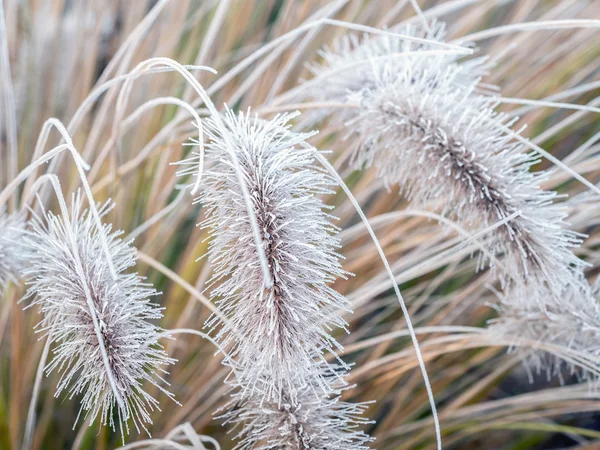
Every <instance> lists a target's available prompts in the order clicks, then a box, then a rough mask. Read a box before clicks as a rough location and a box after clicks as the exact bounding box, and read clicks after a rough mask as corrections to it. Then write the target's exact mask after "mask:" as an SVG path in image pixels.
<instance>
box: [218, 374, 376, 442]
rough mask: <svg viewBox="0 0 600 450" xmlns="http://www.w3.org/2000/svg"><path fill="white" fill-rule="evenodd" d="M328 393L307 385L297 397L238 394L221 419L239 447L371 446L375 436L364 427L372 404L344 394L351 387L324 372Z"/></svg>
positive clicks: (367, 422) (367, 421)
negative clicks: (278, 398)
mask: <svg viewBox="0 0 600 450" xmlns="http://www.w3.org/2000/svg"><path fill="white" fill-rule="evenodd" d="M325 378H326V380H327V382H329V383H330V384H329V391H330V392H329V393H327V394H323V393H322V392H320V389H319V388H318V387H316V386H311V385H310V384H308V385H306V386H305V387H304V388H302V389H300V390H299V391H298V393H297V397H296V399H295V400H293V399H291V398H289V397H287V396H284V397H283V398H282V399H281V401H280V402H274V401H264V399H263V397H262V396H257V395H250V396H249V397H243V396H238V397H237V398H236V396H234V399H233V400H232V401H231V403H230V404H229V405H228V406H227V409H228V411H227V412H226V413H225V414H223V415H222V416H221V417H222V418H223V419H225V423H227V424H231V425H233V426H234V428H233V429H234V430H235V431H237V433H236V435H235V439H236V440H238V443H237V445H236V446H235V449H236V450H269V449H277V450H366V449H368V448H369V447H368V444H369V443H370V442H372V441H373V440H374V439H373V438H371V437H370V436H369V435H367V434H366V433H364V432H363V431H362V428H363V427H364V426H365V425H366V424H369V423H372V422H371V421H369V420H368V419H366V418H364V417H363V413H364V412H365V410H366V409H367V407H368V403H349V402H345V401H343V400H342V399H341V397H340V395H341V393H342V391H343V390H345V389H346V388H347V387H346V386H342V385H341V384H340V382H339V379H338V378H331V377H330V376H325Z"/></svg>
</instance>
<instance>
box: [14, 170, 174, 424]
mask: <svg viewBox="0 0 600 450" xmlns="http://www.w3.org/2000/svg"><path fill="white" fill-rule="evenodd" d="M54 187H55V189H56V188H58V185H57V181H56V180H55V186H54ZM60 203H61V210H62V215H61V216H56V215H54V214H53V213H51V212H48V213H47V214H45V217H34V218H33V219H32V220H31V230H30V231H28V232H27V233H26V236H25V239H24V248H25V257H26V258H27V260H28V266H27V268H26V270H25V271H24V274H25V276H26V277H27V279H28V281H27V284H28V285H29V288H28V291H27V294H26V296H25V298H24V299H25V300H29V301H30V302H31V303H30V306H33V305H36V306H38V307H39V309H40V312H41V314H42V315H43V318H42V320H41V321H40V323H39V325H38V327H37V328H38V331H39V332H40V333H42V334H43V335H45V336H47V339H49V340H50V343H51V344H53V345H54V348H53V351H52V356H51V359H50V362H49V363H48V364H47V366H46V368H45V371H46V373H47V374H49V373H51V372H53V371H58V372H59V373H60V380H59V382H58V386H57V392H56V395H57V396H59V395H61V394H63V393H64V394H66V395H67V396H68V398H70V399H71V398H73V397H75V396H79V395H81V396H82V399H81V408H80V414H82V413H83V414H84V415H85V416H86V417H88V418H89V420H90V425H91V423H92V422H94V420H95V419H96V418H98V417H100V420H101V422H102V423H103V424H104V425H110V426H111V427H112V428H115V422H114V419H113V411H114V410H115V409H116V412H117V416H118V420H119V421H120V422H121V423H122V424H121V423H120V424H119V426H120V427H121V433H122V434H123V435H124V434H125V433H128V432H129V426H128V422H129V421H131V422H132V423H133V424H134V426H135V428H136V429H137V430H138V432H139V430H140V428H143V429H146V425H147V424H150V423H152V420H151V417H150V414H151V412H152V411H153V410H155V409H157V408H158V401H157V400H156V399H155V398H153V397H152V396H151V395H150V394H149V393H148V392H146V391H145V389H144V384H145V383H150V384H152V385H154V386H156V387H157V388H158V389H159V390H160V391H162V392H163V393H165V394H166V395H167V396H169V397H171V398H172V397H173V396H172V394H171V393H169V392H168V391H167V390H166V389H165V388H164V387H163V386H162V385H163V384H165V382H164V380H163V379H162V378H161V374H162V373H165V372H164V368H163V366H165V365H169V364H172V363H173V362H174V360H172V359H171V358H168V357H167V355H166V353H165V352H164V350H163V349H162V347H161V346H160V344H159V342H158V339H159V337H161V333H162V330H161V329H160V328H159V327H158V326H156V325H154V324H153V323H152V322H151V321H153V320H157V319H160V318H161V317H162V311H161V309H160V308H158V307H157V306H156V305H155V304H153V303H151V302H150V297H152V296H154V295H156V292H155V291H154V289H152V288H151V287H150V286H149V285H147V284H145V283H143V282H142V279H141V278H140V277H139V276H138V275H137V274H135V273H127V272H126V271H127V270H128V269H130V268H131V267H133V266H134V265H135V261H136V255H135V248H134V247H132V246H131V243H129V242H123V241H122V240H121V239H119V236H120V234H121V233H120V232H113V231H111V227H110V225H104V226H103V227H102V228H101V229H98V228H97V227H96V221H95V219H94V218H93V217H92V214H91V213H90V212H89V211H88V210H84V209H83V204H82V203H83V202H82V196H81V194H80V192H78V193H77V194H76V195H74V197H73V199H72V202H71V212H70V213H69V212H68V211H67V210H66V204H65V203H64V201H62V200H60ZM109 209H110V206H109V204H108V203H107V204H105V205H104V206H102V207H101V208H99V211H100V215H101V216H103V215H105V214H106V213H107V212H108V210H109ZM105 242H107V243H108V248H109V249H110V254H111V256H112V258H113V265H114V267H115V269H116V271H117V277H116V278H114V277H113V276H112V274H111V270H110V268H109V266H108V264H107V262H106V260H105V257H104V252H103V248H104V243H105ZM146 430H147V429H146Z"/></svg>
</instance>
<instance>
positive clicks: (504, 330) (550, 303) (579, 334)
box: [490, 280, 600, 380]
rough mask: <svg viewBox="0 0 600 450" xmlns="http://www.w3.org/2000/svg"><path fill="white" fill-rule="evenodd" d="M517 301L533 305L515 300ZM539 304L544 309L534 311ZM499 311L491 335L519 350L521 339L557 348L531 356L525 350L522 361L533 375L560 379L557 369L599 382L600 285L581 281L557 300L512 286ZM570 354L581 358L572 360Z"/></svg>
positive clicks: (535, 289)
mask: <svg viewBox="0 0 600 450" xmlns="http://www.w3.org/2000/svg"><path fill="white" fill-rule="evenodd" d="M516 297H522V298H529V299H531V298H533V299H537V300H536V301H528V300H523V301H515V298H516ZM540 297H543V298H540ZM542 302H543V304H544V309H543V310H542V309H540V308H539V307H537V306H536V305H538V304H540V303H542ZM498 309H499V311H500V317H499V318H498V319H494V320H492V321H491V326H490V331H491V332H492V333H498V334H501V335H504V336H507V337H512V338H515V339H516V342H515V344H516V345H517V347H518V344H519V340H522V339H529V340H531V341H534V342H538V343H540V344H550V345H551V346H556V349H555V350H554V351H547V350H540V351H535V352H531V351H530V348H531V347H530V346H526V350H525V352H526V353H525V354H526V360H527V362H528V364H529V366H531V367H532V368H533V369H534V370H535V371H537V372H540V371H546V372H547V373H548V374H549V375H550V374H556V375H559V376H560V375H561V372H560V371H561V368H562V367H564V366H568V367H569V368H570V369H571V370H572V371H577V372H578V373H579V374H581V375H583V376H584V377H586V376H590V378H591V379H592V380H597V379H598V378H599V377H600V363H599V361H600V286H589V285H587V284H586V283H585V280H582V281H581V282H580V283H577V284H574V285H568V286H565V287H564V288H563V290H562V291H561V297H560V301H555V300H554V297H553V296H552V294H551V293H549V292H548V291H547V290H544V289H540V288H539V287H537V286H514V287H513V288H512V289H509V290H508V291H507V292H506V293H505V294H503V295H502V296H501V301H500V303H499V305H498ZM571 351H574V352H575V353H577V354H579V355H582V356H583V358H578V357H575V358H573V354H571Z"/></svg>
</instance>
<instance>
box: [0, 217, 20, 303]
mask: <svg viewBox="0 0 600 450" xmlns="http://www.w3.org/2000/svg"><path fill="white" fill-rule="evenodd" d="M25 226H26V221H25V217H24V216H23V215H22V214H10V215H9V214H7V213H6V212H4V211H3V210H2V209H0V294H1V293H2V291H3V290H4V288H6V286H7V285H8V283H9V282H13V283H16V282H17V280H18V279H19V278H21V273H22V270H23V267H24V264H25V260H24V256H23V247H22V240H23V233H24V231H25Z"/></svg>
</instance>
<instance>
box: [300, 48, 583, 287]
mask: <svg viewBox="0 0 600 450" xmlns="http://www.w3.org/2000/svg"><path fill="white" fill-rule="evenodd" d="M386 39H388V40H389V39H390V38H386ZM381 42H385V40H384V39H382V38H375V39H373V41H368V40H367V41H365V42H363V43H361V44H360V45H359V46H358V47H357V49H356V50H355V52H357V53H360V55H361V56H360V57H361V58H362V59H368V60H370V64H369V70H368V71H367V70H366V69H365V70H363V71H344V72H342V73H340V74H339V75H336V78H337V77H342V76H344V74H345V77H346V78H348V80H349V81H346V83H345V85H344V86H345V87H344V90H343V92H342V91H340V90H339V86H335V87H332V85H331V83H330V82H329V81H328V80H329V78H328V77H325V78H323V82H322V84H321V83H317V84H315V85H314V86H313V87H312V89H313V90H315V92H317V90H318V89H319V88H322V90H321V91H319V92H320V93H319V97H320V98H323V97H326V98H328V99H330V98H331V97H329V95H330V94H332V93H333V94H334V95H339V96H340V97H339V99H340V101H344V102H348V103H350V104H354V105H357V106H358V107H357V108H355V109H350V108H347V109H343V111H344V112H343V113H342V117H343V120H344V121H345V123H346V125H347V127H348V129H349V130H351V131H350V132H349V137H350V139H349V141H350V142H352V144H351V145H352V146H353V151H354V153H353V154H354V158H353V163H354V167H355V168H356V169H360V168H362V167H364V166H366V167H370V166H374V167H375V169H376V170H377V173H378V175H379V176H380V177H381V178H382V179H383V181H384V182H385V183H386V185H388V186H390V185H396V184H398V185H399V186H400V188H401V190H402V191H404V193H405V194H406V195H407V197H408V198H410V199H411V200H412V201H413V202H414V203H417V204H429V205H431V204H433V206H434V207H436V208H437V209H438V210H440V212H441V213H442V214H445V215H449V216H450V217H452V218H453V219H455V220H457V221H458V222H459V224H460V225H462V226H463V227H464V228H467V229H468V230H474V231H476V230H482V229H485V228H487V227H488V226H492V225H493V224H495V223H497V222H499V221H501V220H503V219H506V218H507V217H510V216H512V215H513V214H515V213H518V214H519V215H518V216H517V217H515V218H513V219H512V220H510V221H509V222H508V223H506V224H505V225H503V226H501V227H499V228H497V229H496V230H495V231H493V232H492V233H491V237H490V238H489V239H488V240H487V242H488V251H489V253H490V254H491V255H492V256H497V255H504V260H503V261H504V263H503V264H504V265H503V267H504V268H505V269H506V270H505V271H501V272H499V274H500V276H501V278H502V279H508V280H515V281H516V282H517V283H521V282H523V281H524V280H527V281H528V282H530V283H534V284H540V285H544V284H545V283H549V284H550V285H551V286H552V288H553V290H554V291H555V292H559V291H560V289H561V288H562V286H564V285H565V284H568V283H572V282H574V280H576V279H577V275H576V274H577V273H579V272H580V271H581V268H582V267H583V263H582V261H580V260H579V259H578V258H577V257H576V256H575V255H574V254H573V252H572V248H573V247H575V246H577V245H578V244H579V242H580V239H579V236H578V235H577V234H576V233H573V232H571V231H569V230H568V229H566V224H565V222H564V219H565V217H566V211H565V209H564V208H562V207H561V206H560V205H556V204H553V201H554V199H555V197H556V193H555V192H549V191H544V190H542V189H541V188H540V184H541V182H542V181H543V180H544V177H545V176H546V174H545V173H543V172H531V170H530V169H531V166H532V165H534V164H535V163H536V162H537V160H538V159H537V157H536V156H535V155H534V154H532V153H528V152H527V151H525V149H524V147H523V146H522V145H520V144H516V143H515V142H514V140H513V138H512V136H511V133H510V132H508V131H507V129H509V128H510V126H511V124H512V123H511V121H509V120H508V119H507V118H506V116H504V115H502V114H499V113H497V112H495V110H494V108H495V106H496V105H495V103H494V100H493V98H490V97H487V96H483V95H478V94H476V93H475V91H476V89H477V83H478V76H476V77H473V76H472V71H473V69H474V68H476V67H477V63H476V62H475V63H472V62H468V63H458V62H455V61H453V59H452V58H451V57H448V56H439V55H435V56H430V55H422V56H420V55H413V56H406V57H404V58H398V57H396V56H391V55H390V57H389V58H388V59H382V58H380V56H381V54H382V53H384V52H385V51H388V52H391V51H392V47H391V46H385V45H382V44H381ZM402 45H406V46H409V44H402ZM353 55H354V54H353V53H350V54H349V56H347V55H346V54H345V53H344V52H339V53H337V54H336V56H333V55H332V54H329V55H328V56H327V57H326V58H325V60H326V61H329V62H331V63H332V64H334V65H333V66H332V67H329V69H330V70H331V71H335V70H336V68H337V67H339V66H343V65H344V64H347V62H344V58H346V56H347V58H348V59H349V60H350V61H352V60H354V56H353ZM325 70H326V69H325V68H322V71H321V73H320V75H321V76H323V73H324V71H325ZM336 92H338V94H336ZM486 261H487V260H486V259H485V258H483V255H482V260H481V265H483V264H484V263H485V262H486Z"/></svg>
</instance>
